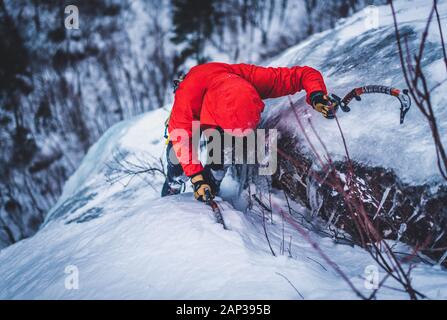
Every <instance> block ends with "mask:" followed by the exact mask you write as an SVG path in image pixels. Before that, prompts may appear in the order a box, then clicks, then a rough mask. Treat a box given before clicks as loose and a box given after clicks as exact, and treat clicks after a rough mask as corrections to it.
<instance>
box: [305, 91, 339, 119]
mask: <svg viewBox="0 0 447 320" xmlns="http://www.w3.org/2000/svg"><path fill="white" fill-rule="evenodd" d="M310 102H311V103H312V107H313V108H314V109H315V110H317V111H318V112H320V113H321V114H322V115H323V117H325V118H326V119H334V118H335V112H336V111H337V109H338V103H337V102H336V101H335V100H333V99H331V98H329V96H328V95H326V94H324V92H322V91H316V92H313V93H312V94H311V95H310Z"/></svg>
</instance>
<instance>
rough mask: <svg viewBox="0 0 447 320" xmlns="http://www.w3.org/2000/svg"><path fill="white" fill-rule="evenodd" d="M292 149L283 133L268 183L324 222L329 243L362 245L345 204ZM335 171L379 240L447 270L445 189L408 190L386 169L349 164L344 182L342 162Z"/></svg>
mask: <svg viewBox="0 0 447 320" xmlns="http://www.w3.org/2000/svg"><path fill="white" fill-rule="evenodd" d="M297 143H298V142H297V140H296V139H295V138H293V137H292V136H291V135H288V133H287V132H282V134H281V138H280V139H279V141H278V146H279V148H280V149H281V150H287V154H286V156H284V154H283V155H281V153H280V154H279V155H278V165H279V168H280V170H278V173H277V174H276V175H275V176H274V177H273V186H274V187H277V188H281V189H283V190H285V191H286V192H287V194H288V195H289V196H290V197H291V198H292V199H293V200H295V201H297V202H299V203H301V204H302V205H304V206H306V207H307V208H308V209H309V210H310V212H311V218H315V217H317V216H318V217H321V218H323V219H324V220H325V221H327V225H326V227H325V228H327V230H326V231H329V232H330V233H331V235H332V236H333V237H334V238H340V239H341V238H345V237H346V236H347V237H348V238H349V240H351V241H352V242H354V243H355V244H358V245H362V235H361V234H360V233H359V232H358V229H357V227H356V223H355V221H354V220H353V218H352V215H351V214H349V213H348V209H347V201H346V200H345V199H346V198H344V197H343V196H342V195H341V194H340V193H339V192H337V191H335V190H334V189H333V188H332V187H331V186H329V185H328V184H327V183H326V179H327V177H324V173H322V172H318V171H314V170H315V169H314V168H313V161H312V160H311V159H310V157H309V156H306V155H305V153H303V152H300V150H299V147H296V146H297ZM291 159H293V161H292V160H291ZM334 167H335V168H336V171H337V172H338V173H339V174H340V177H341V178H342V179H341V180H342V181H343V182H344V183H345V185H344V186H343V188H344V189H345V190H351V189H352V188H350V187H349V183H350V184H353V183H354V184H356V188H355V190H361V194H354V195H353V196H354V197H355V198H356V199H361V202H362V203H363V206H364V208H365V211H366V212H367V213H368V216H369V217H370V219H371V221H372V223H373V225H374V226H375V228H376V230H377V231H379V232H380V235H381V236H382V237H383V238H385V239H393V240H400V241H402V242H404V243H406V244H409V245H411V246H412V247H413V248H414V249H415V250H417V252H418V255H419V256H420V258H421V259H425V260H428V261H429V262H431V263H439V264H442V265H444V266H446V265H447V259H446V257H447V253H446V252H447V206H446V204H447V188H446V187H445V186H443V185H440V186H437V187H433V186H429V185H427V184H424V185H408V184H405V183H403V182H402V181H401V180H400V179H399V177H398V176H397V175H396V174H395V173H394V172H393V171H392V170H390V169H384V168H381V167H371V166H367V165H364V164H361V163H358V162H353V172H354V175H351V179H347V178H346V177H348V176H349V172H350V170H349V169H348V168H347V162H342V161H338V162H335V163H334ZM351 172H352V171H351ZM315 175H318V176H320V177H323V178H322V180H319V181H317V180H316V179H315V177H314V176H315ZM346 180H350V182H347V181H346ZM347 192H348V193H349V191H347ZM420 253H422V254H423V255H420ZM409 258H410V257H409Z"/></svg>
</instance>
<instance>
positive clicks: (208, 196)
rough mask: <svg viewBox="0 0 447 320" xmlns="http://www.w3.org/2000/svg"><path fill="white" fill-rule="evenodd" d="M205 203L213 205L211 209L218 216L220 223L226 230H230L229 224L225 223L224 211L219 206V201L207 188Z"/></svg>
mask: <svg viewBox="0 0 447 320" xmlns="http://www.w3.org/2000/svg"><path fill="white" fill-rule="evenodd" d="M205 203H206V204H207V205H209V206H210V207H211V210H212V211H213V213H214V217H215V218H216V221H217V222H218V223H220V224H221V225H222V226H223V228H224V230H228V229H227V226H226V225H225V221H224V219H223V216H222V212H221V211H220V209H219V206H218V205H217V202H216V201H215V200H213V197H212V196H211V192H210V191H209V190H208V189H207V190H205Z"/></svg>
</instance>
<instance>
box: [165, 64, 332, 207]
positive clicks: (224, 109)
mask: <svg viewBox="0 0 447 320" xmlns="http://www.w3.org/2000/svg"><path fill="white" fill-rule="evenodd" d="M301 90H305V91H306V93H307V98H306V101H307V103H308V104H309V105H311V106H312V107H313V108H314V109H315V110H317V111H318V112H320V113H321V114H322V115H323V116H324V117H326V118H329V119H330V118H333V117H334V113H335V111H336V108H337V105H336V104H335V103H333V102H332V100H331V99H330V98H329V97H328V95H327V94H328V93H327V90H326V86H325V83H324V80H323V77H322V75H321V73H320V72H319V71H317V70H315V69H313V68H311V67H307V66H303V67H300V66H295V67H290V68H285V67H279V68H271V67H269V68H265V67H260V66H255V65H249V64H225V63H215V62H214V63H206V64H202V65H198V66H195V67H193V68H192V69H191V70H190V71H189V72H188V74H187V75H186V76H185V77H184V79H183V80H182V81H181V82H180V84H179V85H178V88H177V89H176V91H175V101H174V105H173V107H172V112H171V116H170V118H169V120H168V127H167V130H168V132H169V138H168V139H169V142H168V147H167V152H166V155H167V162H168V166H167V178H166V181H165V183H164V185H163V190H162V196H166V195H172V194H177V193H179V192H181V188H182V185H183V183H184V182H185V181H186V179H187V177H188V178H190V179H191V183H192V184H193V187H194V196H195V198H196V199H197V200H200V201H206V200H207V198H208V197H211V198H212V197H214V196H215V195H216V193H217V192H218V189H219V186H220V182H221V181H222V179H223V177H224V175H225V169H226V168H227V167H228V166H226V165H225V164H223V163H222V161H221V163H210V164H206V165H205V166H203V165H202V164H201V163H200V161H198V160H197V159H196V158H197V152H196V150H195V149H194V148H193V142H192V138H193V130H194V129H193V121H199V122H200V126H199V129H198V130H200V131H203V130H206V129H209V128H214V129H217V130H219V132H221V133H224V132H227V131H228V130H233V129H241V130H247V129H253V130H254V129H256V128H257V126H258V124H259V122H260V119H261V113H262V111H263V109H264V103H263V101H262V100H263V99H268V98H277V97H281V96H286V95H290V94H294V93H296V92H298V91H301ZM177 129H181V130H182V131H183V132H185V133H186V136H183V137H181V136H180V137H179V136H177V135H173V132H174V131H175V130H177ZM171 152H175V157H176V160H178V161H176V162H173V161H172V159H171V160H170V156H169V155H170V153H171ZM193 159H195V160H196V161H193Z"/></svg>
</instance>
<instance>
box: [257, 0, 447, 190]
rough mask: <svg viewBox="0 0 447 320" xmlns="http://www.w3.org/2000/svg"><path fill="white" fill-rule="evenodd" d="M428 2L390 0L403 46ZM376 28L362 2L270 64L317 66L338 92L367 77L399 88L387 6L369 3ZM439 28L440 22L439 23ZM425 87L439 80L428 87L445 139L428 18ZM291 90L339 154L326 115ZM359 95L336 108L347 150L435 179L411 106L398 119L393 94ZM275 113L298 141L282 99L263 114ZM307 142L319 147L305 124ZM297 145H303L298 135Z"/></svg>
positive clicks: (417, 30)
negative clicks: (359, 8) (345, 109)
mask: <svg viewBox="0 0 447 320" xmlns="http://www.w3.org/2000/svg"><path fill="white" fill-rule="evenodd" d="M431 5H432V2H431V1H426V0H401V1H395V7H396V12H397V18H398V21H399V24H400V32H401V34H402V36H406V37H408V44H409V48H410V49H411V50H412V52H416V51H415V50H416V48H417V43H418V40H419V36H420V35H421V34H422V31H423V30H424V28H425V24H426V21H427V18H428V16H429V11H430V9H431ZM377 8H378V10H379V14H378V20H377V22H378V25H377V28H370V27H369V26H370V25H371V24H368V23H366V24H365V21H371V20H370V18H371V16H368V15H367V14H368V13H369V12H370V11H368V9H367V10H363V11H361V12H359V13H357V14H355V15H353V16H352V17H350V18H349V19H346V20H344V21H341V22H340V24H339V25H338V26H337V27H336V28H335V29H334V30H329V31H326V32H323V33H320V34H316V35H314V36H311V37H310V38H309V39H308V40H306V41H304V42H302V43H301V44H299V45H297V46H295V47H292V48H290V49H289V50H287V51H286V52H285V53H284V54H282V55H280V56H279V57H278V58H275V59H273V60H272V61H271V62H270V65H272V66H284V65H287V66H292V65H310V66H313V67H315V68H317V69H319V70H321V72H322V73H323V75H324V76H325V79H326V82H327V85H328V89H329V91H330V92H333V93H335V94H337V95H339V96H342V97H343V96H344V95H345V94H347V93H348V92H349V91H350V90H351V89H353V88H355V87H360V86H363V85H368V84H379V85H387V86H394V87H397V88H406V85H405V81H404V78H403V75H402V71H401V64H400V60H399V55H398V50H397V45H396V41H395V30H394V26H393V19H392V15H391V9H390V7H389V6H388V5H385V6H379V7H377ZM438 9H439V14H440V17H441V20H442V22H444V23H443V27H444V29H446V28H445V26H446V25H447V1H438ZM444 31H446V30H444ZM422 65H423V68H426V69H425V70H426V74H427V78H428V82H429V87H435V86H436V85H438V84H441V85H439V86H438V87H437V88H436V89H435V90H434V91H433V93H432V98H433V105H434V110H435V114H436V115H437V118H438V126H439V128H440V132H441V137H442V138H443V139H444V140H443V141H444V144H446V143H447V139H446V137H447V98H446V96H445V94H444V93H445V92H446V91H447V71H446V68H445V65H444V62H443V55H442V48H441V42H440V37H439V32H438V29H437V24H436V21H433V23H432V24H431V27H430V29H429V37H428V41H427V45H426V47H425V58H424V59H423V61H422ZM302 97H303V94H302V93H301V94H298V95H297V97H295V98H294V100H297V101H298V111H299V112H300V113H303V114H304V113H306V112H307V113H308V117H311V120H312V122H313V124H314V126H315V128H316V129H317V131H318V132H320V134H321V137H322V138H323V140H324V141H325V142H326V145H327V148H328V149H329V152H330V153H331V154H332V155H333V156H334V158H335V159H340V157H342V156H344V155H345V153H344V148H343V143H342V140H341V137H340V134H339V131H338V128H337V125H336V123H335V121H327V120H326V119H324V118H323V117H321V116H320V115H319V114H317V113H316V112H315V111H313V110H311V108H309V107H308V106H307V105H306V104H305V102H304V99H303V98H302ZM362 99H363V101H362V102H361V103H360V102H356V101H353V102H352V104H351V112H350V113H342V112H339V120H340V124H341V127H342V129H343V131H344V134H345V137H346V140H347V143H348V148H349V152H350V156H351V157H352V158H353V159H355V160H357V161H360V162H362V163H366V164H370V165H374V166H381V167H385V168H391V169H393V170H395V172H396V173H397V174H398V176H399V177H400V178H402V179H403V180H404V181H405V182H407V183H412V184H423V183H431V184H437V183H440V182H443V179H442V177H441V176H440V174H439V172H438V168H437V166H436V153H435V148H434V144H433V140H432V136H431V132H430V128H429V126H428V124H427V122H426V121H425V120H424V118H423V116H422V114H421V113H420V111H419V110H418V109H417V107H415V106H413V107H412V109H411V110H410V111H409V112H408V114H407V116H406V120H405V123H404V124H403V125H399V102H398V101H397V99H395V98H393V97H389V96H385V95H380V94H374V95H364V96H363V97H362ZM274 116H280V119H282V120H283V121H280V123H282V125H284V124H285V126H287V127H288V128H289V129H290V130H292V131H294V132H296V135H297V136H298V137H299V138H300V139H301V140H302V141H303V139H302V137H303V134H302V132H301V130H300V129H299V127H298V125H297V123H296V122H295V121H290V120H289V119H294V117H293V116H292V115H291V111H290V108H289V103H288V100H287V99H277V100H274V101H271V102H270V103H269V105H268V107H267V108H266V109H265V116H264V118H265V119H270V118H272V117H274ZM306 129H307V131H308V133H309V135H310V137H311V140H312V142H313V144H314V145H315V146H316V147H317V148H318V150H319V151H320V152H321V153H322V154H324V152H323V149H322V147H321V145H320V144H319V143H318V141H317V139H316V137H315V136H314V135H313V134H312V133H311V132H310V129H309V127H306ZM303 144H304V145H307V143H306V142H305V141H303Z"/></svg>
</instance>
